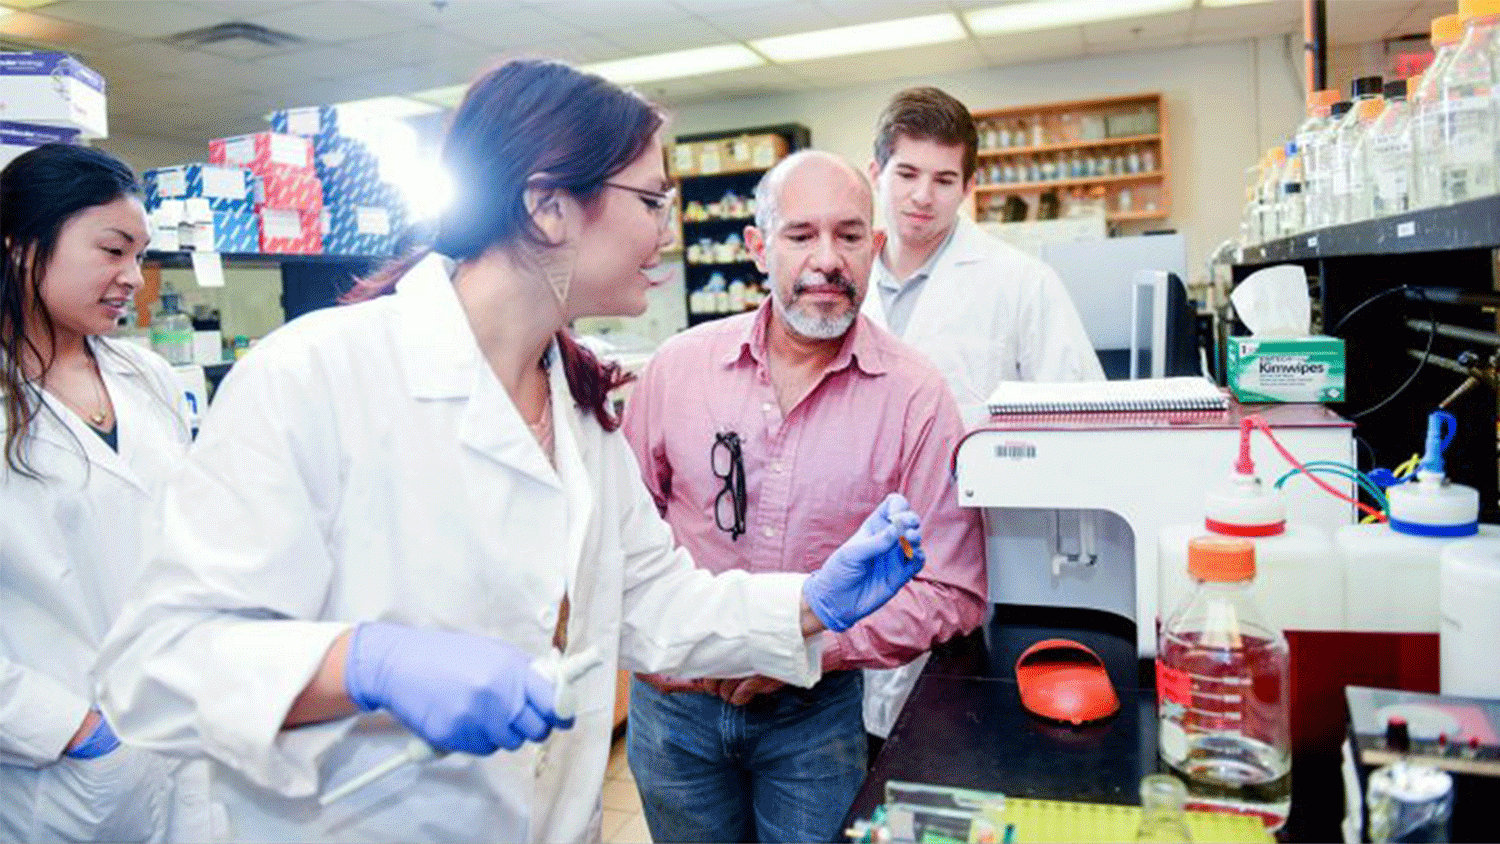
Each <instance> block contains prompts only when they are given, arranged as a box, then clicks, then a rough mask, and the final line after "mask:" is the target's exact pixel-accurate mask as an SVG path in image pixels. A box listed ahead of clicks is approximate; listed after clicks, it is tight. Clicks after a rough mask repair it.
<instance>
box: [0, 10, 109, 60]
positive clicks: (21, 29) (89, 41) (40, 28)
mask: <svg viewBox="0 0 1500 844" xmlns="http://www.w3.org/2000/svg"><path fill="white" fill-rule="evenodd" d="M0 38H5V39H6V40H10V39H16V40H19V41H24V42H27V43H31V44H36V45H38V46H44V47H53V48H57V49H62V50H68V51H70V52H82V53H87V52H89V51H90V50H99V49H107V48H109V47H114V46H116V45H119V44H124V43H126V42H128V41H134V40H136V39H137V36H134V35H130V34H127V33H124V32H119V31H116V30H112V29H103V28H101V27H97V26H89V25H87V24H82V23H77V22H76V21H70V20H63V19H61V18H52V17H47V16H46V15H39V14H33V13H31V12H15V13H13V14H9V15H6V16H5V17H3V18H0Z"/></svg>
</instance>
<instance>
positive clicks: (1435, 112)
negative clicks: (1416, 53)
mask: <svg viewBox="0 0 1500 844" xmlns="http://www.w3.org/2000/svg"><path fill="white" fill-rule="evenodd" d="M1463 34H1464V27H1463V24H1462V23H1460V22H1459V20H1458V15H1443V16H1442V17H1438V18H1433V19H1432V50H1433V59H1432V64H1430V65H1428V66H1427V69H1426V70H1424V71H1422V78H1421V82H1420V83H1414V87H1411V88H1409V89H1408V91H1407V97H1406V99H1407V102H1408V103H1409V104H1410V106H1411V119H1412V122H1414V123H1415V124H1416V127H1417V128H1416V131H1414V132H1413V133H1412V142H1413V149H1412V156H1413V161H1414V162H1415V166H1414V169H1413V172H1412V175H1413V179H1412V185H1411V206H1412V207H1413V208H1429V207H1431V206H1434V205H1437V204H1438V202H1439V196H1440V191H1439V189H1438V176H1439V174H1440V173H1441V170H1440V169H1439V167H1438V161H1437V156H1438V155H1441V154H1442V149H1443V131H1442V122H1441V118H1442V114H1443V111H1442V109H1443V74H1444V73H1446V72H1447V71H1448V65H1449V63H1451V62H1452V61H1453V51H1454V50H1456V49H1458V42H1459V41H1460V40H1461V39H1462V38H1463Z"/></svg>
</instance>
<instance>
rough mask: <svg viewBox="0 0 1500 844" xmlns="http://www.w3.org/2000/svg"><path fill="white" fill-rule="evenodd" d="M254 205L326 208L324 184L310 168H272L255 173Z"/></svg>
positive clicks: (312, 210) (317, 210)
mask: <svg viewBox="0 0 1500 844" xmlns="http://www.w3.org/2000/svg"><path fill="white" fill-rule="evenodd" d="M255 207H256V208H257V209H260V208H291V209H295V210H297V211H311V212H313V213H315V214H316V213H317V212H319V211H322V210H323V183H322V182H320V181H318V174H317V173H316V172H313V171H311V170H291V169H288V168H284V167H272V168H271V169H270V170H268V171H266V172H264V173H259V174H257V175H256V176H255Z"/></svg>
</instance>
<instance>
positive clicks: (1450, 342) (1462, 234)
mask: <svg viewBox="0 0 1500 844" xmlns="http://www.w3.org/2000/svg"><path fill="white" fill-rule="evenodd" d="M1497 247H1500V196H1491V197H1484V198H1481V199H1476V200H1471V201H1468V202H1463V203H1459V204H1455V205H1450V206H1445V207H1441V208H1431V209H1423V210H1420V211H1413V212H1408V213H1405V214H1400V215H1396V216H1392V217H1383V218H1380V219H1377V220H1367V221H1363V222H1359V223H1350V224H1347V225H1342V226H1333V227H1329V228H1324V229H1319V230H1315V231H1309V232H1304V233H1303V234H1300V235H1297V236H1295V237H1289V238H1282V239H1280V240H1275V241H1270V242H1268V243H1264V244H1261V245H1259V246H1252V247H1245V248H1243V249H1241V250H1240V252H1239V254H1238V255H1237V256H1236V259H1235V262H1234V265H1233V267H1232V276H1233V280H1234V282H1235V283H1236V284H1238V283H1239V282H1240V281H1243V280H1244V278H1245V277H1246V276H1248V275H1249V274H1250V273H1252V272H1254V271H1255V270H1257V269H1260V268H1261V267H1264V266H1267V265H1270V264H1282V263H1292V264H1298V265H1300V266H1302V267H1303V268H1304V269H1305V270H1306V271H1307V275H1308V279H1309V283H1310V287H1311V293H1312V297H1313V310H1314V320H1315V323H1316V324H1315V325H1314V326H1313V329H1314V331H1317V332H1321V333H1325V334H1331V335H1335V336H1339V337H1343V338H1344V340H1345V347H1346V355H1347V371H1348V398H1347V400H1346V401H1345V402H1343V403H1342V404H1337V405H1333V408H1334V410H1336V411H1338V412H1339V413H1341V414H1343V415H1345V416H1349V417H1353V416H1354V415H1355V414H1359V413H1360V412H1361V411H1363V410H1365V409H1367V408H1370V407H1372V406H1374V405H1376V404H1377V403H1379V402H1381V401H1382V400H1383V399H1385V398H1386V397H1388V396H1390V395H1391V394H1392V393H1393V392H1394V391H1396V390H1397V389H1398V388H1400V387H1401V385H1402V384H1403V383H1404V382H1406V381H1407V379H1408V378H1410V377H1411V376H1412V373H1413V372H1414V371H1416V369H1417V366H1418V365H1419V363H1421V362H1422V360H1423V358H1424V352H1425V358H1426V361H1427V362H1426V363H1425V364H1423V365H1422V368H1421V371H1420V372H1419V373H1418V374H1417V375H1416V377H1415V378H1414V379H1413V380H1412V383H1411V384H1410V385H1409V386H1407V387H1406V388H1405V389H1404V390H1403V391H1402V392H1401V394H1400V395H1399V396H1398V397H1397V398H1396V399H1394V400H1392V401H1391V402H1390V403H1389V404H1386V405H1385V406H1384V407H1381V408H1380V409H1378V410H1375V411H1373V412H1371V413H1369V414H1367V415H1363V416H1360V417H1358V418H1355V420H1354V421H1355V422H1356V423H1357V426H1358V427H1357V428H1356V429H1355V434H1356V436H1357V437H1358V438H1359V439H1360V440H1361V441H1362V442H1363V443H1364V445H1368V447H1369V448H1368V450H1367V449H1366V448H1364V447H1363V446H1361V447H1360V455H1359V457H1360V463H1361V466H1362V468H1366V469H1368V468H1369V466H1370V462H1371V460H1373V461H1375V463H1376V464H1377V465H1380V466H1384V467H1386V468H1392V467H1394V466H1396V465H1398V464H1400V463H1401V462H1403V461H1404V460H1406V458H1407V457H1409V456H1411V454H1412V453H1413V452H1420V451H1421V450H1422V435H1423V432H1424V431H1425V429H1426V428H1425V426H1426V418H1427V414H1428V413H1430V412H1431V411H1432V410H1433V409H1434V408H1435V407H1436V406H1437V404H1438V403H1439V402H1441V401H1442V400H1443V399H1444V398H1446V397H1447V396H1448V395H1449V394H1450V393H1451V392H1453V390H1454V389H1455V388H1457V387H1458V385H1459V384H1460V383H1461V382H1463V380H1464V379H1465V377H1466V375H1465V374H1464V373H1463V372H1461V371H1457V370H1455V369H1454V368H1453V367H1452V363H1453V362H1454V361H1456V360H1457V359H1458V357H1459V355H1461V354H1462V353H1464V352H1474V353H1477V354H1478V355H1479V356H1480V358H1481V359H1482V360H1488V359H1489V357H1490V356H1491V355H1492V354H1494V353H1495V350H1496V348H1497V347H1500V333H1497V325H1500V323H1497V306H1500V293H1497V290H1500V284H1497V280H1496V252H1495V250H1496V248H1497ZM1400 285H1409V286H1410V287H1412V288H1416V289H1417V291H1411V292H1397V293H1392V294H1387V295H1384V296H1381V297H1380V298H1378V299H1375V300H1374V301H1369V302H1368V304H1365V303H1366V302H1367V301H1368V300H1370V299H1371V297H1373V296H1375V295H1376V294H1379V293H1381V292H1382V291H1386V290H1388V289H1390V288H1392V287H1398V286H1400ZM1418 291H1420V292H1418ZM1356 308H1358V309H1359V311H1358V313H1354V314H1353V315H1352V316H1350V314H1351V312H1353V311H1354V310H1355V309H1356ZM1345 317H1349V318H1348V319H1347V320H1346V319H1345ZM1341 323H1342V324H1341ZM1434 323H1435V324H1436V325H1435V330H1430V329H1429V326H1431V325H1433V324H1434ZM1234 328H1235V330H1233V331H1232V333H1234V334H1247V333H1248V331H1246V330H1245V329H1244V327H1243V326H1241V325H1236V326H1235V327H1234ZM1429 344H1430V351H1427V350H1428V347H1429ZM1220 353H1221V354H1222V347H1221V350H1220ZM1219 371H1220V372H1222V371H1223V369H1222V367H1221V368H1220V370H1219ZM1448 410H1449V411H1450V412H1452V413H1453V414H1454V415H1455V416H1456V417H1457V418H1458V424H1459V431H1458V436H1457V437H1456V438H1455V439H1454V441H1453V444H1452V446H1450V447H1449V450H1448V452H1447V460H1446V463H1447V471H1448V474H1449V476H1450V477H1451V478H1452V479H1453V480H1454V481H1455V482H1457V483H1462V484H1467V485H1469V486H1472V487H1475V488H1476V489H1478V490H1479V495H1480V506H1481V513H1480V517H1481V520H1483V521H1486V522H1494V521H1496V520H1497V517H1500V506H1497V502H1496V499H1497V495H1500V468H1497V452H1496V418H1497V399H1496V394H1495V393H1494V392H1492V391H1491V390H1489V389H1488V388H1486V387H1483V386H1479V387H1476V388H1474V389H1471V390H1470V391H1469V392H1468V393H1466V394H1465V395H1464V396H1463V397H1461V398H1460V399H1458V400H1457V401H1455V402H1454V404H1453V405H1452V406H1450V407H1449V408H1448ZM1371 452H1373V454H1372V453H1371Z"/></svg>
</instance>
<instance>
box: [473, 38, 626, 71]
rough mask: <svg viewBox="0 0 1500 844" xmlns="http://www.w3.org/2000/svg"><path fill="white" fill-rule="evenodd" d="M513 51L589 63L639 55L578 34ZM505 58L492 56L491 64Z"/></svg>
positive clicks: (606, 41) (575, 62)
mask: <svg viewBox="0 0 1500 844" xmlns="http://www.w3.org/2000/svg"><path fill="white" fill-rule="evenodd" d="M513 52H514V53H515V54H517V55H530V56H545V57H547V58H551V59H561V60H562V61H565V62H570V63H572V64H589V63H592V62H602V61H608V60H610V59H622V58H625V57H626V56H632V55H638V53H636V52H633V51H630V50H627V49H625V48H623V47H621V46H620V45H618V44H616V43H614V42H613V41H608V40H605V39H603V38H598V37H595V36H593V35H578V36H574V37H572V38H566V39H562V40H559V41H550V42H543V43H540V44H530V45H527V46H525V47H522V48H520V49H519V50H516V51H513ZM503 58H504V55H502V54H497V55H495V56H492V62H491V64H493V63H496V62H499V61H501V60H503Z"/></svg>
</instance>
